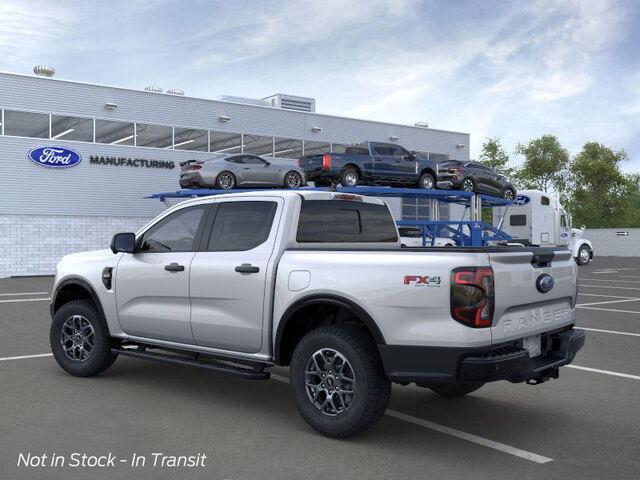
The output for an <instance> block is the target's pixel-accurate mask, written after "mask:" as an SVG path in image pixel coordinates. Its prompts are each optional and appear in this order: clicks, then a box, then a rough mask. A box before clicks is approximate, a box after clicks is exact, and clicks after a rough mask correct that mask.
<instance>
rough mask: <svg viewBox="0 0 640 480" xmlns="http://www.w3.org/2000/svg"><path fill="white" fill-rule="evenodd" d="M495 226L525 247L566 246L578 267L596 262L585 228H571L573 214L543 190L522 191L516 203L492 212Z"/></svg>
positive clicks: (557, 199) (555, 197) (519, 192)
mask: <svg viewBox="0 0 640 480" xmlns="http://www.w3.org/2000/svg"><path fill="white" fill-rule="evenodd" d="M493 225H494V226H495V227H498V228H500V229H502V230H504V231H505V232H507V233H508V234H509V235H511V236H512V237H513V242H515V243H522V244H524V245H536V246H548V247H559V246H567V247H568V248H569V250H571V252H572V254H573V258H575V260H576V262H577V263H578V265H586V264H587V263H589V262H590V261H591V260H593V245H591V242H590V241H589V240H587V239H585V238H582V237H583V234H584V230H585V228H586V227H585V226H584V225H583V226H582V227H581V228H572V226H571V215H569V213H568V212H567V211H566V210H565V209H564V207H563V206H562V204H561V203H560V199H559V198H558V197H557V196H554V195H550V194H548V193H545V192H543V191H541V190H519V191H518V195H517V196H516V199H515V200H514V204H513V205H511V206H509V207H501V208H496V209H494V210H493Z"/></svg>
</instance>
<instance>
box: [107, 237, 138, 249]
mask: <svg viewBox="0 0 640 480" xmlns="http://www.w3.org/2000/svg"><path fill="white" fill-rule="evenodd" d="M135 249H136V234H135V233H130V232H127V233H116V234H115V235H114V236H113V238H112V239H111V251H112V252H113V253H118V252H122V253H133V252H134V251H135Z"/></svg>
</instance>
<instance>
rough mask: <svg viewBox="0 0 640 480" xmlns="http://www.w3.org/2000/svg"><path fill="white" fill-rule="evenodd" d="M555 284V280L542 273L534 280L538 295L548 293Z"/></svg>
mask: <svg viewBox="0 0 640 480" xmlns="http://www.w3.org/2000/svg"><path fill="white" fill-rule="evenodd" d="M555 284H556V282H555V280H554V279H553V277H552V276H551V275H548V274H546V273H543V274H542V275H540V276H539V277H538V279H537V280H536V288H537V289H538V291H539V292H540V293H548V292H550V291H551V290H552V289H553V286H554V285H555Z"/></svg>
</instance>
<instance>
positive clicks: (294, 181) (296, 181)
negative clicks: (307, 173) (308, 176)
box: [284, 170, 302, 188]
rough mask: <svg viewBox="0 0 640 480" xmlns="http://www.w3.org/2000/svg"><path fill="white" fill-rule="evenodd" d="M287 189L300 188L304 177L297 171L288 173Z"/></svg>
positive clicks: (286, 179)
mask: <svg viewBox="0 0 640 480" xmlns="http://www.w3.org/2000/svg"><path fill="white" fill-rule="evenodd" d="M284 186H285V188H300V187H301V186H302V175H300V174H299V173H298V172H296V171H295V170H291V171H290V172H287V174H286V175H285V176H284Z"/></svg>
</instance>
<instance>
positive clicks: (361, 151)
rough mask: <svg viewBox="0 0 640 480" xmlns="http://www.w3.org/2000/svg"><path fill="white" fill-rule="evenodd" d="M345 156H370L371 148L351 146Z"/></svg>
mask: <svg viewBox="0 0 640 480" xmlns="http://www.w3.org/2000/svg"><path fill="white" fill-rule="evenodd" d="M344 153H345V155H365V156H368V155H369V147H368V146H367V145H366V144H364V143H361V144H358V145H351V146H349V147H347V148H346V149H345V151H344Z"/></svg>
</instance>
